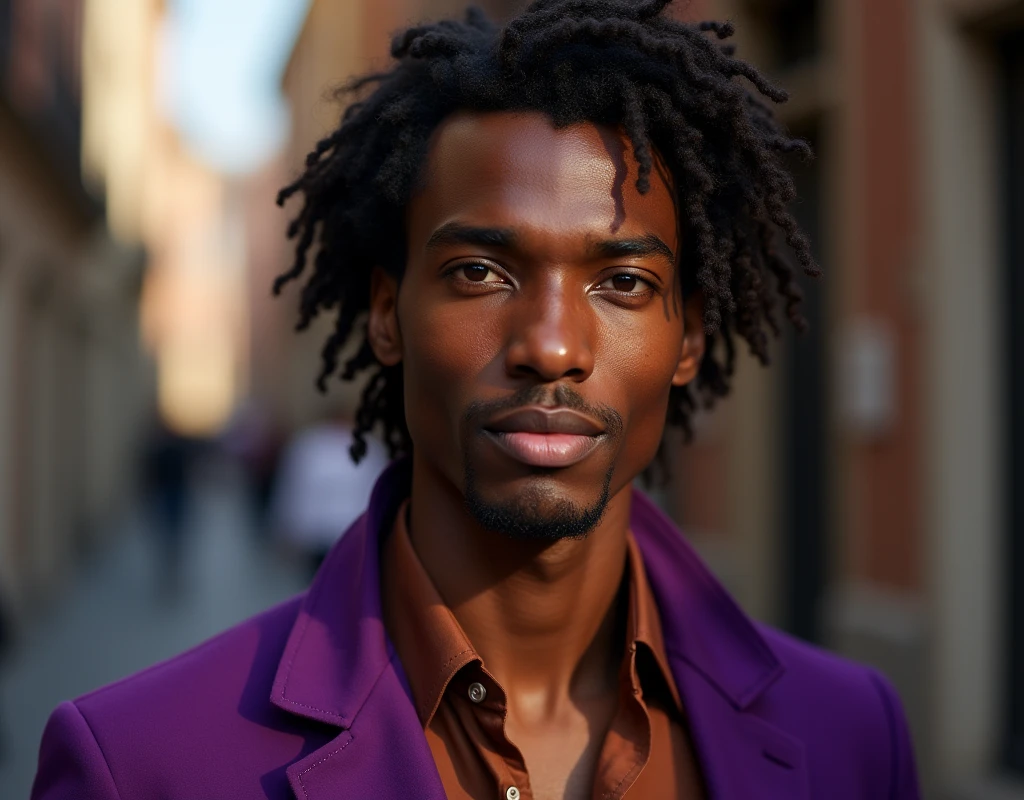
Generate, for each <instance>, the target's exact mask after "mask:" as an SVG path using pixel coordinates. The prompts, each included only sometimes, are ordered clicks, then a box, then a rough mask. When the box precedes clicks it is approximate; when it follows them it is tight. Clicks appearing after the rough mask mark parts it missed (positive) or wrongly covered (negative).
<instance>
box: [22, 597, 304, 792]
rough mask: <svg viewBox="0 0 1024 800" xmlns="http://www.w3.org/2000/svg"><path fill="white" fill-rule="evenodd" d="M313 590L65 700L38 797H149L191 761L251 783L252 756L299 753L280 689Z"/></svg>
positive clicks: (50, 733) (193, 766) (197, 768)
mask: <svg viewBox="0 0 1024 800" xmlns="http://www.w3.org/2000/svg"><path fill="white" fill-rule="evenodd" d="M303 597H304V595H300V596H299V597H296V598H293V599H292V600H289V601H287V602H285V603H283V604H281V605H279V606H276V607H274V608H271V609H270V610H268V611H265V612H263V613H262V614H259V615H257V616H255V617H252V618H250V619H248V620H245V621H244V622H242V623H240V624H239V625H236V626H235V627H233V628H231V629H229V630H227V631H225V632H224V633H221V634H219V635H217V636H215V637H214V638H212V639H209V640H208V641H206V642H204V643H202V644H200V645H198V646H197V647H194V648H192V649H191V650H188V651H186V652H184V653H182V654H181V655H178V656H176V657H174V658H172V659H170V660H168V661H165V662H163V663H160V664H157V665H155V666H153V667H150V668H148V669H146V670H143V671H142V672H139V673H137V674H135V675H132V676H130V677H128V678H125V679H123V680H120V681H117V682H116V683H113V684H110V685H108V686H104V687H102V688H100V689H97V690H95V691H93V692H90V693H89V694H86V695H84V696H82V697H79V698H77V699H76V700H74V701H71V702H66V703H63V704H61V706H60V707H59V708H58V709H57V710H56V711H54V713H53V715H52V716H51V717H50V720H49V722H48V723H47V727H46V731H45V733H44V735H43V741H42V745H41V747H40V759H39V769H38V772H37V777H36V789H35V790H34V793H33V797H34V798H38V799H39V800H58V799H59V800H63V798H72V797H83V796H89V797H97V798H107V797H118V796H121V797H149V796H152V792H151V791H150V789H151V787H152V786H155V785H165V788H168V789H169V787H170V785H171V784H173V783H174V782H175V781H177V780H179V779H180V777H181V774H182V765H184V764H188V765H189V769H190V771H193V772H194V774H209V775H228V774H230V773H233V772H235V770H236V767H237V768H239V770H238V774H237V775H233V776H232V779H235V780H240V781H242V782H243V783H244V782H245V781H247V780H252V778H251V776H252V774H253V770H251V769H249V770H242V769H240V767H241V766H242V762H245V761H246V760H247V758H248V759H249V762H248V765H249V767H250V768H251V767H253V766H255V764H254V763H253V761H252V759H255V758H257V755H256V754H259V755H258V758H259V759H261V760H266V761H267V762H268V763H274V762H275V761H276V760H277V758H278V756H280V754H281V753H284V752H290V751H289V748H291V749H294V741H295V734H296V733H297V731H293V730H291V728H292V726H293V725H294V723H293V721H292V717H291V716H290V715H287V714H284V713H282V712H279V711H278V710H277V709H276V708H274V706H272V705H271V703H270V695H271V689H272V685H273V680H274V676H275V674H276V671H277V666H278V663H279V661H280V658H281V655H282V653H283V651H284V648H285V643H286V641H287V638H288V635H289V633H290V631H291V628H292V625H293V623H294V621H295V619H296V616H297V614H298V610H299V607H300V605H301V602H302V600H303ZM239 753H249V754H251V755H250V756H247V757H243V758H239ZM256 774H258V771H257V772H256ZM115 778H116V783H115ZM282 779H283V778H282ZM168 781H170V783H167V782H168ZM115 785H116V789H115ZM252 788H253V789H254V790H257V789H259V786H258V785H257V786H254V787H252ZM87 789H88V790H89V791H86V790H87ZM118 793H119V794H118ZM170 794H173V792H171V793H170ZM170 794H169V796H170ZM174 796H177V795H174ZM261 796H262V795H261Z"/></svg>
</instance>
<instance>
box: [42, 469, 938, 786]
mask: <svg viewBox="0 0 1024 800" xmlns="http://www.w3.org/2000/svg"><path fill="white" fill-rule="evenodd" d="M406 491H407V484H406V480H405V477H404V476H403V475H402V470H401V467H392V468H390V469H389V470H388V471H386V472H385V473H384V475H383V476H382V477H381V478H380V480H379V482H378V484H377V486H376V488H375V489H374V492H373V495H372V497H371V499H370V507H369V509H368V511H367V513H366V514H364V515H363V516H362V517H361V518H360V519H359V520H358V521H357V522H356V523H355V524H354V525H353V526H352V528H351V529H350V530H349V531H348V533H346V535H345V536H344V537H343V538H342V539H341V541H340V542H339V543H338V545H337V546H336V547H335V548H334V549H333V551H332V552H331V554H330V555H329V556H328V558H327V560H326V561H325V563H324V565H323V567H322V568H321V570H320V573H319V574H318V575H317V577H316V580H315V581H314V582H313V585H312V586H311V588H310V589H309V591H308V592H306V593H305V594H303V595H300V596H299V597H297V598H295V599H293V600H290V601H288V602H286V603H284V604H283V605H280V606H277V607H276V608H272V609H271V610H269V611H267V612H264V613H263V614H260V615H259V616H257V617H253V618H252V619H250V620H248V621H246V622H243V623H242V624H240V625H238V626H237V627H235V628H232V629H231V630H229V631H227V632H226V633H222V634H220V635H219V636H216V637H215V638H213V639H211V640H209V641H208V642H206V643H205V644H201V645H199V646H198V647H196V648H194V649H193V650H190V651H188V652H186V653H184V654H182V655H180V656H178V657H176V658H174V659H171V660H170V661H167V662H165V663H163V664H159V665H157V666H155V667H152V668H150V669H148V670H145V671H144V672H141V673H139V674H137V675H134V676H132V677H130V678H127V679H125V680H122V681H120V682H118V683H115V684H112V685H110V686H107V687H105V688H102V689H98V690H97V691H95V692H92V693H91V694H88V695H85V696H84V697H81V698H79V699H78V700H75V701H73V702H66V703H63V704H62V705H61V706H59V707H58V708H57V710H56V711H54V713H53V716H52V717H51V718H50V721H49V723H48V725H47V727H46V731H45V733H44V734H43V741H42V746H41V749H40V755H39V770H38V773H37V775H36V780H35V785H34V787H33V790H32V797H33V798H35V800H115V798H118V799H119V800H149V798H152V800H158V799H159V800H198V799H199V798H216V800H232V799H233V798H293V797H294V798H298V799H299V800H346V798H352V799H353V800H367V799H368V798H406V797H416V798H417V800H441V799H442V798H444V796H445V795H444V790H443V788H442V786H441V780H440V778H439V777H438V774H437V770H436V769H435V768H434V762H433V758H432V757H431V754H430V750H429V748H428V746H427V742H426V738H425V737H424V735H423V729H422V727H421V726H420V723H419V719H418V718H417V716H416V711H415V709H414V707H413V704H412V701H411V700H410V693H409V688H408V685H407V682H406V679H405V676H404V674H403V672H402V666H401V664H400V662H399V660H398V658H397V656H396V655H395V652H394V649H393V648H392V646H391V643H390V641H389V640H388V637H387V634H386V632H385V630H384V625H383V623H382V621H381V602H380V582H379V563H378V562H379V559H378V553H379V546H378V545H379V541H380V537H381V535H382V533H383V532H385V531H386V528H387V526H388V524H389V518H390V515H391V513H392V511H393V509H394V508H396V506H397V503H398V502H399V500H400V499H401V498H402V496H404V493H405V492H406ZM632 527H633V533H634V536H635V537H636V541H637V544H638V545H639V546H640V549H641V551H642V552H643V556H644V563H645V564H646V565H647V570H648V573H649V577H650V584H651V588H652V590H653V591H654V594H655V597H656V598H657V602H658V607H659V608H660V610H661V615H662V625H663V627H664V633H665V644H666V649H667V652H668V657H669V661H670V664H671V668H672V671H673V674H674V675H675V679H676V683H677V685H678V687H679V690H680V692H681V693H682V697H683V701H684V703H685V706H686V709H687V713H688V718H689V721H690V725H691V730H692V735H693V739H694V743H695V746H696V750H697V756H698V758H699V761H700V765H701V768H702V770H703V773H704V776H705V780H706V782H707V786H708V793H709V795H710V797H711V798H721V799H722V800H725V799H726V798H728V800H750V799H751V798H756V799H757V800H808V799H809V798H827V800H886V799H888V800H896V799H897V798H898V799H899V800H911V798H917V797H918V796H919V794H918V788H917V779H916V774H915V768H914V759H913V754H912V751H911V745H910V739H909V736H908V733H907V726H906V722H905V720H904V717H903V712H902V709H901V707H900V703H899V700H898V699H897V697H896V694H895V692H894V691H893V689H892V687H891V686H890V685H889V683H888V682H887V681H886V680H885V679H884V678H883V677H881V676H880V675H879V674H878V673H876V672H874V671H872V670H870V669H868V668H866V667H862V666H858V665H855V664H851V663H848V662H846V661H843V660H841V659H839V658H837V657H836V656H833V655H830V654H828V653H825V652H823V651H821V650H818V649H816V648H814V647H811V646H809V645H807V644H804V643H802V642H799V641H796V640H794V639H792V638H790V637H788V636H786V635H784V634H782V633H779V632H778V631H775V630H772V629H770V628H767V627H764V626H761V625H759V624H757V623H755V622H753V621H751V620H750V619H749V618H748V617H747V616H746V615H745V614H744V613H743V612H742V611H741V610H740V609H739V607H738V606H737V605H736V603H735V602H734V601H733V600H732V598H730V597H729V595H728V594H727V593H726V592H725V590H724V589H723V588H722V586H721V585H720V584H719V583H718V582H717V581H716V580H715V579H714V578H713V577H712V575H711V573H710V572H709V571H708V570H707V568H706V567H705V566H704V565H703V564H702V563H701V561H700V559H699V558H698V557H697V555H696V554H695V553H694V551H693V550H692V549H691V548H690V547H689V546H688V545H687V544H686V542H685V541H684V539H683V537H682V536H681V535H680V533H679V531H678V530H677V529H676V528H675V527H674V526H673V525H672V523H671V522H670V521H669V520H668V519H667V518H666V517H664V516H663V515H662V514H661V513H660V512H659V511H658V510H657V509H656V508H655V507H654V505H653V504H652V503H651V502H650V501H649V500H648V499H647V498H645V497H644V496H643V495H641V494H640V493H637V494H636V497H635V500H634V503H633V513H632Z"/></svg>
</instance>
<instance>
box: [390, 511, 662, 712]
mask: <svg viewBox="0 0 1024 800" xmlns="http://www.w3.org/2000/svg"><path fill="white" fill-rule="evenodd" d="M408 508H409V502H408V500H406V501H405V502H403V503H402V506H401V507H400V508H399V511H398V513H397V514H396V515H395V521H394V525H393V526H392V532H391V536H390V537H389V538H388V541H387V543H386V544H385V546H384V563H383V565H382V570H383V572H382V574H383V608H384V618H385V620H386V622H387V628H388V633H389V634H390V636H391V640H392V642H394V646H395V650H396V651H397V653H398V655H399V657H400V658H401V660H402V665H403V667H404V670H405V674H406V676H407V678H408V681H409V687H410V689H411V690H412V697H413V701H414V703H415V706H416V713H417V714H418V716H419V718H420V722H421V723H422V724H423V727H424V728H426V727H427V726H428V725H429V724H430V721H431V719H433V716H434V714H435V713H436V712H437V709H438V707H439V706H440V704H441V700H442V698H443V697H444V693H445V691H446V690H447V688H448V686H449V684H450V683H451V682H452V679H453V678H454V677H455V676H456V675H457V674H458V673H459V671H461V670H462V669H463V668H464V667H465V666H466V665H467V664H470V663H473V662H476V663H482V660H481V658H480V656H479V654H478V653H477V652H476V650H475V648H474V647H473V645H472V643H471V642H470V641H469V638H468V637H467V636H466V633H465V631H463V629H462V626H461V625H460V624H459V622H458V620H457V619H456V618H455V615H454V614H453V613H452V611H451V610H450V609H449V608H448V606H447V605H445V603H444V600H443V599H442V597H441V594H440V593H439V592H438V591H437V588H436V587H435V586H434V583H433V581H432V580H431V578H430V576H429V575H428V574H427V571H426V569H425V568H424V566H423V563H422V562H421V561H420V558H419V556H418V555H417V554H416V550H415V548H414V547H413V544H412V540H411V539H410V537H409V529H408V522H407V511H408ZM625 577H626V580H627V587H628V588H627V592H628V598H629V599H628V602H629V607H628V609H627V612H626V613H627V616H626V644H627V647H626V649H625V651H624V654H625V655H624V658H627V659H629V660H630V661H631V662H632V661H635V659H636V651H637V647H636V646H637V645H640V644H642V645H645V646H646V648H647V649H648V651H649V652H650V653H651V655H652V656H653V657H654V660H655V663H656V664H657V666H658V669H659V671H660V673H661V678H662V679H663V680H664V682H665V684H666V685H667V686H668V689H669V692H670V693H671V696H672V699H673V700H674V702H675V704H676V707H677V708H680V709H681V707H682V704H681V701H680V698H679V691H678V689H677V688H676V683H675V680H674V679H673V677H672V670H671V668H670V667H669V663H668V656H667V654H666V652H665V639H664V634H663V632H662V628H661V621H660V619H659V615H658V605H657V602H656V601H655V599H654V595H653V594H652V593H651V589H650V586H649V584H648V582H647V575H646V573H645V570H644V562H643V554H642V553H641V552H640V548H639V547H637V544H636V541H635V539H634V538H633V534H632V533H629V534H628V538H627V551H626V576H625ZM629 645H633V646H632V647H630V646H629ZM629 666H631V667H632V666H633V664H632V663H631V664H630V665H629ZM629 673H630V674H631V675H632V676H633V679H634V681H635V680H636V670H635V668H633V669H630V670H629ZM635 688H639V687H635Z"/></svg>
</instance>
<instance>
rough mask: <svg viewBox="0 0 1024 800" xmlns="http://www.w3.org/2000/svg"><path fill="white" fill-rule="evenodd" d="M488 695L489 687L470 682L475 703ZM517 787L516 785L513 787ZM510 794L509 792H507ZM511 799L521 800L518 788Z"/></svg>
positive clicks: (470, 692)
mask: <svg viewBox="0 0 1024 800" xmlns="http://www.w3.org/2000/svg"><path fill="white" fill-rule="evenodd" d="M486 697H487V687H485V686H484V685H483V684H482V683H471V684H469V699H470V700H472V701H473V702H474V703H482V702H483V701H484V698H486ZM512 788H515V787H512ZM506 794H508V792H506ZM509 800H519V790H518V789H516V796H515V797H514V798H509Z"/></svg>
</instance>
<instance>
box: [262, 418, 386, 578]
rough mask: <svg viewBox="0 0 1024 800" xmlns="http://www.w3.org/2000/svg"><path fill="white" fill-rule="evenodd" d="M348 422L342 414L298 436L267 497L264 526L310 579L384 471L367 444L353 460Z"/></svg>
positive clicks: (379, 449)
mask: <svg viewBox="0 0 1024 800" xmlns="http://www.w3.org/2000/svg"><path fill="white" fill-rule="evenodd" d="M353 427H354V425H353V420H352V419H351V417H350V416H349V415H347V414H345V413H341V414H338V415H336V416H335V417H333V418H331V419H327V420H324V421H323V422H321V423H319V424H317V425H313V426H311V427H309V428H306V429H304V430H301V431H299V432H298V433H297V434H296V435H295V436H294V438H293V439H292V440H291V441H290V442H289V443H288V444H287V446H286V447H285V449H284V453H283V455H282V457H281V461H280V465H279V467H278V469H277V480H276V482H275V484H274V487H273V490H272V492H271V498H270V507H269V511H268V522H269V525H270V527H271V529H272V530H273V531H274V532H275V535H276V536H278V537H279V540H280V541H281V542H282V543H284V545H285V547H286V548H287V550H288V551H290V552H291V553H294V554H296V555H297V556H298V557H299V558H300V559H301V560H302V562H303V563H304V564H305V566H306V569H307V570H308V572H309V575H310V577H311V578H312V576H313V575H314V574H315V573H316V571H317V569H318V568H319V567H320V564H321V563H322V562H323V560H324V557H325V556H326V555H327V553H328V552H329V551H330V549H331V548H332V547H333V546H334V544H335V543H336V542H337V541H338V539H339V538H340V537H341V535H342V534H343V533H344V532H345V530H346V529H347V528H348V527H349V526H350V525H351V524H352V523H353V522H354V521H355V520H356V518H357V517H358V516H359V515H360V514H361V513H362V511H363V509H364V508H366V504H367V503H368V502H369V499H370V491H371V490H372V489H373V485H374V483H375V482H376V480H377V477H378V476H379V475H380V473H381V471H382V470H383V469H384V467H385V466H387V461H388V459H387V454H386V453H385V451H384V447H383V446H382V445H381V444H380V442H378V441H377V440H376V439H374V438H373V437H368V438H367V440H366V443H367V450H366V455H365V456H364V458H363V459H362V460H361V461H360V462H359V464H356V463H355V462H354V461H353V460H352V455H351V448H352V442H353V438H352V433H353Z"/></svg>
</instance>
